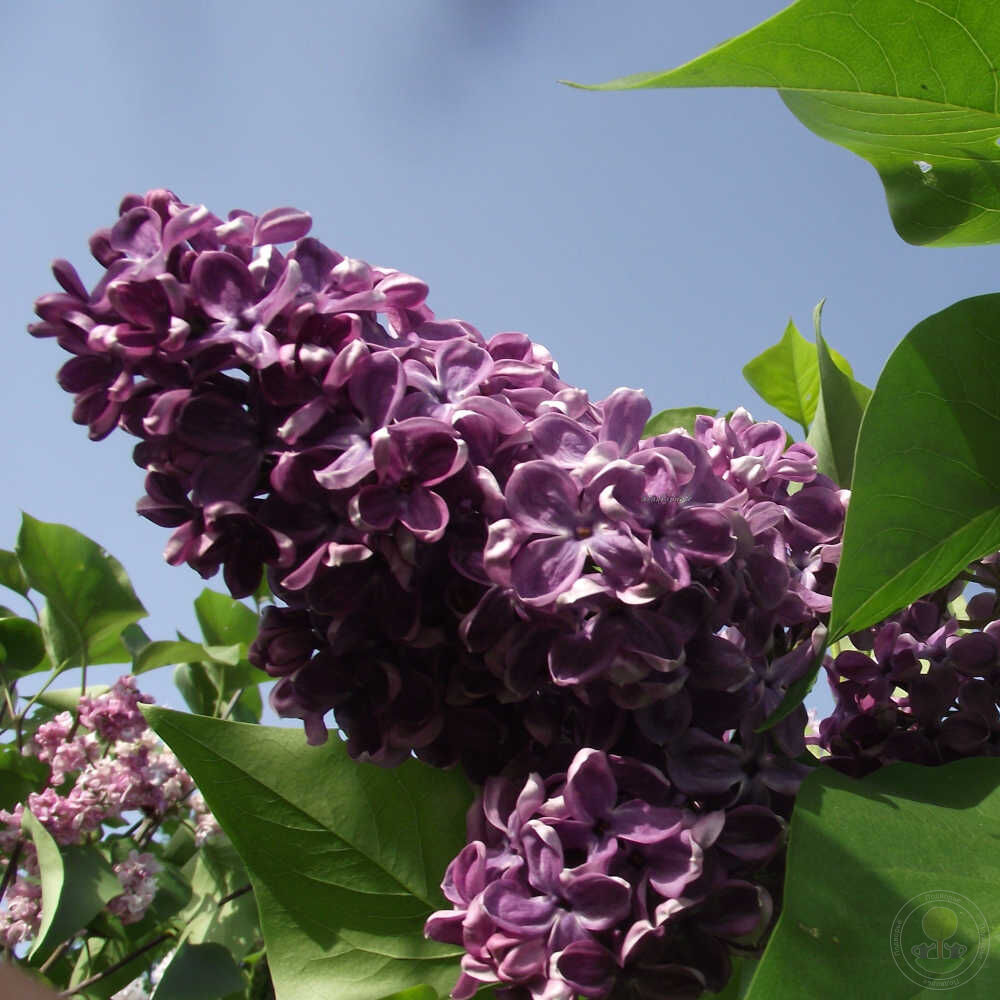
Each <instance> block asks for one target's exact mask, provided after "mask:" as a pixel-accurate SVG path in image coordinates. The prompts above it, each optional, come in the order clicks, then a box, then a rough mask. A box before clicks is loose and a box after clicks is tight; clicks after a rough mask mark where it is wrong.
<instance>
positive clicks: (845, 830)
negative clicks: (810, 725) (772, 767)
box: [747, 759, 1000, 1000]
mask: <svg viewBox="0 0 1000 1000" xmlns="http://www.w3.org/2000/svg"><path fill="white" fill-rule="evenodd" d="M997 829H1000V761H997V760H990V759H971V760H962V761H958V762H956V763H954V764H948V765H946V766H943V767H933V768H929V767H917V766H915V765H911V764H895V765H892V766H891V767H886V768H883V769H882V770H881V771H878V772H876V773H875V774H873V775H870V776H869V777H867V778H863V779H860V780H859V779H856V778H847V777H845V776H843V775H841V774H839V773H838V772H836V771H834V770H833V769H832V768H827V767H819V768H816V769H815V770H814V771H813V772H812V774H810V775H809V777H808V778H806V780H805V782H804V783H803V785H802V788H801V790H800V791H799V793H798V797H797V799H796V803H795V811H794V813H793V815H792V823H791V829H790V832H789V847H788V864H787V873H786V876H785V890H784V902H783V908H782V913H781V917H780V919H779V921H778V924H777V927H776V928H775V930H774V933H773V935H772V937H771V940H770V942H769V944H768V947H767V950H766V951H765V953H764V957H763V959H762V960H761V962H760V964H759V966H758V969H757V972H756V974H755V976H754V978H753V982H752V985H751V987H750V990H749V993H748V994H747V1000H802V998H803V997H836V996H844V997H872V998H875V997H878V998H879V1000H911V998H914V997H925V996H927V997H931V996H938V995H939V993H938V992H936V991H938V990H949V986H950V987H954V995H955V996H956V997H962V998H963V1000H965V998H968V1000H993V998H994V997H995V996H996V993H997V983H998V981H1000V954H998V953H997V949H996V948H994V949H993V953H992V955H989V956H987V953H988V952H989V946H990V929H991V928H996V927H998V926H1000V894H998V893H997V891H996V887H997V886H998V885H1000V858H998V855H997V851H996V843H997V835H996V830H997ZM934 907H939V908H947V909H948V910H950V911H951V912H952V913H953V915H954V916H955V918H956V919H955V927H954V930H953V932H950V933H948V934H946V935H945V937H946V938H947V939H948V941H949V942H950V946H953V945H960V946H962V947H964V948H965V949H966V951H965V952H964V954H963V955H962V956H961V957H957V958H956V959H954V960H949V961H928V960H926V958H924V959H922V958H921V957H920V956H921V947H923V953H924V955H925V956H926V953H927V950H928V948H927V946H928V945H929V944H930V945H932V946H933V944H934V942H933V941H929V940H928V938H929V935H928V934H927V933H925V930H926V922H925V920H924V918H925V917H926V916H927V914H928V912H929V911H930V910H932V909H933V908H934ZM980 918H982V920H981V921H980ZM914 948H916V949H917V951H916V952H914ZM958 950H960V949H955V951H956V953H957V951H958ZM935 951H936V947H935ZM950 980H953V981H951V982H949V981H950ZM941 995H946V994H941Z"/></svg>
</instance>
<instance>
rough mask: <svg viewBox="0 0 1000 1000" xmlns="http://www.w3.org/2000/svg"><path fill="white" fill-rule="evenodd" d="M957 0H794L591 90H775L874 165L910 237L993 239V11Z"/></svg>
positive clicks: (998, 133)
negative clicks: (667, 60)
mask: <svg viewBox="0 0 1000 1000" xmlns="http://www.w3.org/2000/svg"><path fill="white" fill-rule="evenodd" d="M996 15H997V11H996V7H995V6H994V4H992V3H987V2H982V0H979V2H968V0H966V2H961V0H937V2H931V0H799V2H798V3H795V4H793V5H792V6H791V7H789V8H787V9H786V10H784V11H782V12H780V13H778V14H775V15H774V16H773V17H771V18H769V19H768V20H767V21H764V22H763V23H762V24H760V25H758V26H757V27H755V28H753V29H751V30H750V31H748V32H746V33H745V34H743V35H740V36H739V37H737V38H733V39H731V40H729V41H727V42H724V43H723V44H721V45H719V46H718V47H716V48H714V49H711V50H710V51H708V52H706V53H705V54H704V55H702V56H699V57H698V58H697V59H694V60H692V61H691V62H689V63H686V64H685V65H683V66H680V67H678V68H676V69H673V70H668V71H666V72H652V73H639V74H636V75H634V76H628V77H622V78H621V79H618V80H611V81H609V82H608V83H603V84H598V85H597V86H596V87H594V88H593V89H596V90H624V89H634V88H640V87H773V88H776V89H778V91H779V93H780V94H781V97H782V98H783V100H784V101H785V104H786V105H787V106H788V107H789V109H790V110H791V111H792V112H793V114H795V115H796V117H798V118H799V120H800V121H801V122H802V123H803V124H804V125H806V126H807V127H808V128H810V129H812V131H814V132H816V133H817V134H818V135H820V136H822V137H823V138H825V139H829V140H830V141H831V142H836V143H838V144H840V145H841V146H844V147H846V148H847V149H850V150H852V151H854V152H855V153H857V154H858V155H860V156H863V157H864V158H865V159H866V160H868V162H869V163H871V164H872V166H873V167H875V169H876V170H877V171H878V172H879V175H880V176H881V178H882V183H883V184H884V186H885V192H886V198H887V200H888V203H889V212H890V214H891V216H892V221H893V223H894V225H895V227H896V230H897V232H898V233H899V234H900V236H902V237H903V239H905V240H907V241H908V242H910V243H920V244H936V245H939V246H956V245H963V244H971V243H993V242H996V241H997V240H1000V149H998V147H997V141H996V140H997V138H998V137H1000V74H998V69H997V67H998V65H1000V18H997V16H996Z"/></svg>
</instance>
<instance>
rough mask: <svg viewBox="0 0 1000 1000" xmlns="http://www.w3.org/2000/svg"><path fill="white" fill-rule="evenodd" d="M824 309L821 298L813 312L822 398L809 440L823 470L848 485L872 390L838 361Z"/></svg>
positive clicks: (832, 477)
mask: <svg viewBox="0 0 1000 1000" xmlns="http://www.w3.org/2000/svg"><path fill="white" fill-rule="evenodd" d="M822 311H823V303H822V302H820V303H819V305H818V306H816V309H815V311H814V312H813V322H814V324H815V326H816V357H817V362H818V367H819V401H818V403H817V405H816V417H815V420H814V421H813V424H812V427H811V428H810V429H809V435H808V437H807V438H806V443H807V444H811V445H812V446H813V448H815V449H816V466H817V468H818V469H819V471H820V472H821V473H822V474H823V475H824V476H829V477H830V478H831V479H832V480H833V481H834V482H835V483H839V484H840V485H841V486H843V487H844V488H845V489H846V488H849V487H850V485H851V476H852V474H853V471H854V449H855V447H856V446H857V441H858V430H859V428H860V427H861V418H862V417H863V416H864V412H865V407H866V406H867V405H868V400H869V399H871V395H872V391H871V389H869V388H868V387H867V386H864V385H862V384H861V383H860V382H855V381H854V379H853V378H851V376H850V375H847V374H845V373H844V372H843V371H841V369H840V368H839V367H838V366H837V364H836V363H835V361H834V359H833V356H832V355H831V353H830V349H829V348H828V347H827V345H826V341H825V340H824V339H823V334H822V333H821V332H820V314H821V313H822Z"/></svg>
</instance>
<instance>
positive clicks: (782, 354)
mask: <svg viewBox="0 0 1000 1000" xmlns="http://www.w3.org/2000/svg"><path fill="white" fill-rule="evenodd" d="M816 353H817V352H816V345H815V344H811V343H810V342H809V341H808V340H806V338H805V337H803V336H802V334H801V333H799V331H798V328H797V327H796V326H795V323H794V322H793V321H792V320H789V321H788V326H786V327H785V332H784V334H783V335H782V337H781V340H779V341H778V342H777V343H776V344H774V345H773V346H772V347H769V348H768V349H767V350H766V351H764V352H763V353H762V354H758V355H757V357H755V358H754V359H753V360H752V361H750V362H749V363H748V364H746V365H744V367H743V377H744V378H745V379H746V380H747V382H749V383H750V387H751V388H752V389H753V390H754V391H755V392H756V393H757V395H758V396H760V397H761V399H763V400H764V402H765V403H768V404H769V405H771V406H773V407H774V408H775V409H776V410H779V411H780V412H781V413H783V414H784V415H785V416H786V417H788V418H789V419H790V420H794V421H795V422H796V423H799V424H801V425H802V429H803V430H804V431H806V433H808V432H809V425H810V424H811V423H812V421H813V417H814V416H815V413H816V405H817V404H818V403H819V363H818V361H817V357H816ZM830 357H831V358H832V359H833V363H834V364H835V365H836V366H837V367H838V368H839V369H840V370H841V371H842V372H844V374H845V375H850V376H853V374H854V372H853V371H851V366H850V365H849V364H848V363H847V360H846V358H844V357H843V356H842V355H841V354H838V353H837V352H836V351H835V350H833V349H832V348H830Z"/></svg>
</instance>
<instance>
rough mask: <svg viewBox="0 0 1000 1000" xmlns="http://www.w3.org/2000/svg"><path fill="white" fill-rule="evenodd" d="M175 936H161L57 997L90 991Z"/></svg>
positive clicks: (166, 934)
mask: <svg viewBox="0 0 1000 1000" xmlns="http://www.w3.org/2000/svg"><path fill="white" fill-rule="evenodd" d="M172 937H173V935H172V934H169V933H164V934H161V935H160V936H159V937H156V938H153V940H152V941H150V942H149V943H148V944H144V945H143V946H142V947H141V948H136V950H135V951H133V952H130V953H129V954H128V955H126V956H125V957H124V958H122V959H119V960H118V961H117V962H115V963H114V965H109V966H108V967H107V968H106V969H103V970H102V971H101V972H98V973H95V974H94V975H93V976H88V978H86V979H84V980H83V981H82V982H79V983H77V984H76V986H70V987H69V988H68V989H65V990H63V991H62V992H61V993H57V994H56V996H57V997H71V996H73V995H74V994H76V993H83V991H84V990H87V989H89V988H90V987H91V986H93V985H94V983H99V982H100V981H101V980H102V979H107V978H108V976H113V975H114V974H115V973H116V972H117V971H118V970H119V969H124V968H125V966H126V965H128V964H129V962H132V961H134V960H135V959H137V958H138V957H139V956H140V955H142V954H145V953H146V952H147V951H149V950H150V949H151V948H155V947H156V946H157V945H159V944H163V942H164V941H168V940H170V938H172Z"/></svg>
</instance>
